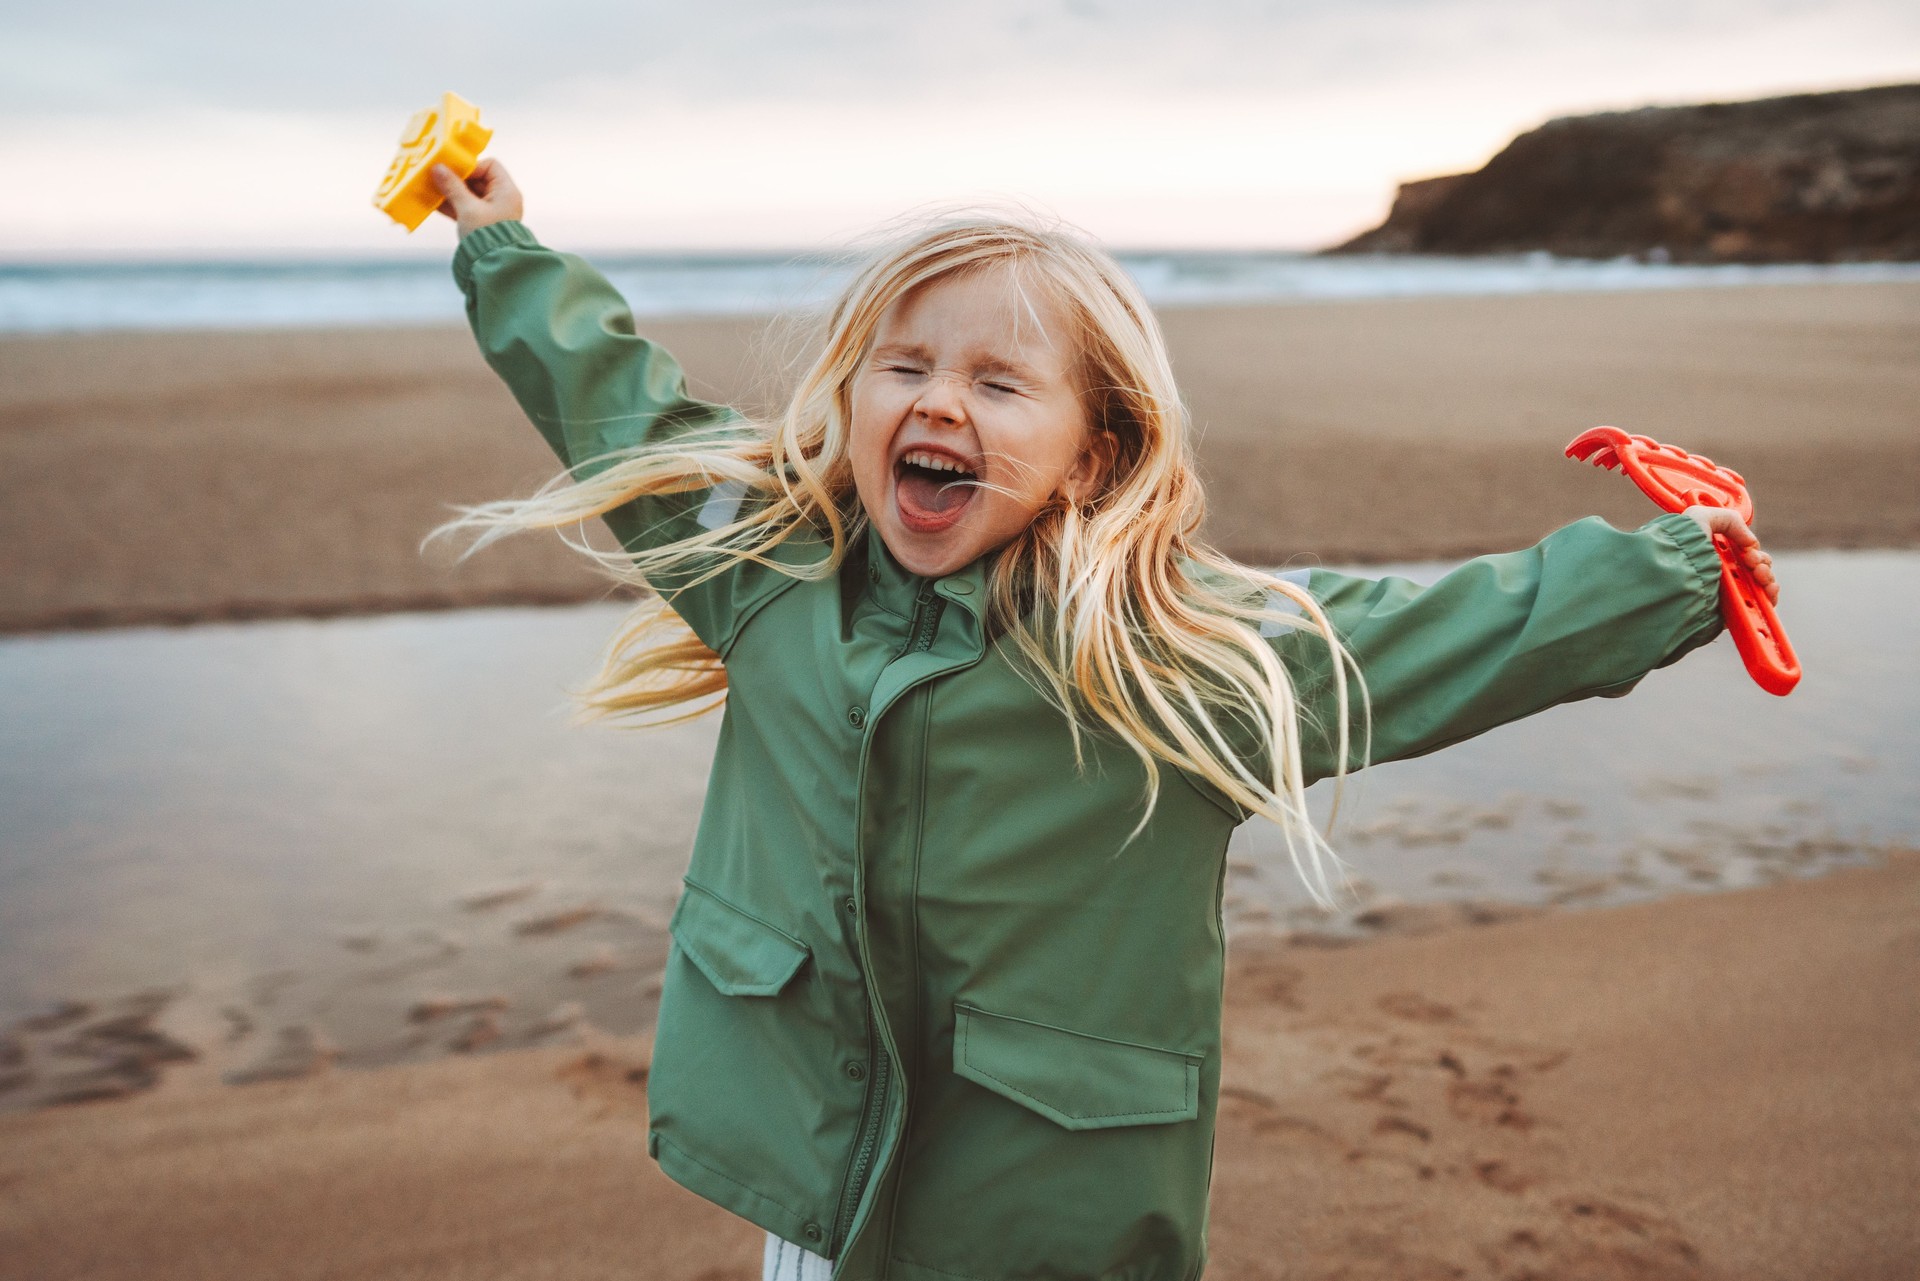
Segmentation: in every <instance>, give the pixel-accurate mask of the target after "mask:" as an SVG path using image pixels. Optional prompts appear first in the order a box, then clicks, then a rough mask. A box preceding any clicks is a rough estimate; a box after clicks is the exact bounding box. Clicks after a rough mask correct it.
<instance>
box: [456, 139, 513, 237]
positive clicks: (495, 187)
mask: <svg viewBox="0 0 1920 1281" xmlns="http://www.w3.org/2000/svg"><path fill="white" fill-rule="evenodd" d="M433 185H434V187H435V189H437V190H438V191H439V192H440V194H441V195H443V196H445V197H446V198H447V201H446V203H445V204H443V205H441V206H440V208H439V210H438V211H437V212H439V213H443V214H445V215H446V216H447V217H449V218H451V219H453V220H454V221H455V222H457V223H459V224H460V234H461V235H463V236H464V235H466V234H467V233H468V232H471V231H478V230H479V229H480V228H482V227H485V226H488V225H490V224H492V223H496V222H509V221H518V220H519V218H520V216H521V214H522V213H523V212H524V211H525V209H526V205H525V203H524V202H523V201H522V200H521V199H520V188H519V187H518V186H516V185H514V181H513V175H512V174H510V173H508V172H507V167H506V166H505V165H503V164H501V163H500V162H499V161H498V160H495V159H494V158H493V157H491V156H488V157H487V158H486V159H484V160H482V161H481V162H480V163H479V164H477V165H475V166H474V169H473V173H472V175H471V176H469V177H468V179H467V180H466V181H465V182H461V181H460V179H458V178H457V177H455V176H454V173H453V170H451V169H449V168H447V167H446V166H445V165H435V166H434V167H433Z"/></svg>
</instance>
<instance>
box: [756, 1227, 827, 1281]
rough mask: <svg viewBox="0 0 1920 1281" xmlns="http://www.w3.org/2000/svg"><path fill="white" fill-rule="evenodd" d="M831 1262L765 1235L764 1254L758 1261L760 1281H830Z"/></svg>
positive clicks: (775, 1237) (811, 1252)
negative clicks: (765, 1247) (765, 1245)
mask: <svg viewBox="0 0 1920 1281" xmlns="http://www.w3.org/2000/svg"><path fill="white" fill-rule="evenodd" d="M832 1277H833V1260H831V1259H823V1258H821V1257H820V1256H819V1255H817V1254H815V1253H813V1251H811V1250H803V1249H801V1248H800V1247H799V1246H797V1245H795V1244H794V1243H793V1242H791V1241H783V1240H781V1239H780V1238H779V1237H777V1236H775V1235H773V1233H771V1232H769V1233H767V1249H766V1253H765V1254H764V1255H762V1256H761V1259H760V1281H832Z"/></svg>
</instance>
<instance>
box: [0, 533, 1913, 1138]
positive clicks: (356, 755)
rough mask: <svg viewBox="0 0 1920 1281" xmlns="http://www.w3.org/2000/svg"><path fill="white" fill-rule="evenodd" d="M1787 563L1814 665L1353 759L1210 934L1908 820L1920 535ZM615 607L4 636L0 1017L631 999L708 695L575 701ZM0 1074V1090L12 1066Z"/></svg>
mask: <svg viewBox="0 0 1920 1281" xmlns="http://www.w3.org/2000/svg"><path fill="white" fill-rule="evenodd" d="M1777 565H1778V569H1779V572H1780V574H1781V577H1782V580H1783V582H1784V583H1785V599H1784V602H1783V619H1784V621H1785V623H1786V625H1787V627H1788V630H1789V632H1790V634H1791V636H1792V638H1793V641H1794V644H1795V645H1796V647H1797V648H1798V650H1799V653H1800V656H1801V659H1802V662H1803V665H1804V667H1805V670H1806V673H1807V674H1806V678H1805V680H1804V681H1803V682H1802V685H1801V687H1800V689H1798V690H1797V691H1795V692H1794V693H1793V694H1792V695H1791V696H1790V697H1788V698H1785V699H1778V698H1774V697H1771V696H1769V695H1767V694H1764V693H1762V692H1761V691H1760V690H1759V689H1758V687H1757V686H1755V685H1753V684H1752V682H1751V681H1750V680H1749V679H1748V678H1747V676H1746V674H1745V672H1744V670H1743V669H1742V667H1741V665H1740V663H1739V660H1738V656H1737V654H1736V653H1735V651H1734V649H1733V646H1732V643H1731V642H1730V641H1729V640H1727V639H1726V638H1724V637H1723V638H1721V639H1720V640H1718V641H1716V642H1715V643H1714V644H1713V645H1711V646H1709V647H1707V648H1706V649H1704V650H1701V651H1699V652H1697V653H1695V654H1693V655H1691V656H1689V657H1688V658H1687V659H1685V660H1683V661H1682V662H1680V663H1678V664H1676V665H1675V666H1673V667H1670V668H1667V669H1665V670H1663V671H1658V672H1655V673H1653V674H1652V675H1650V676H1649V677H1648V678H1647V679H1646V681H1645V682H1644V683H1643V684H1642V685H1641V686H1640V688H1639V689H1638V690H1636V691H1635V692H1634V693H1633V694H1631V695H1629V696H1628V697H1626V698H1624V699H1598V700H1590V701H1588V702H1584V703H1579V704H1572V705H1568V706H1564V707H1560V708H1555V709H1553V710H1551V711H1549V712H1546V713H1544V714H1542V715H1540V716H1537V717H1534V718H1532V719H1530V720H1528V721H1524V722H1521V723H1518V724H1515V725H1512V726H1508V727H1505V728H1503V729H1500V730H1496V731H1494V732H1493V733H1491V734H1488V735H1486V736H1483V737H1481V738H1479V739H1475V740H1473V741H1471V742H1468V743H1465V744H1461V745H1458V746H1455V747H1452V748H1449V749H1447V750H1445V751H1443V752H1440V753H1437V754H1435V755H1433V756H1431V757H1426V758H1423V759H1420V760H1414V761H1407V762H1399V763H1394V764H1389V765H1384V766H1379V767H1377V768H1375V769H1372V770H1369V771H1366V772H1365V773H1363V774H1360V775H1357V776H1355V777H1354V778H1353V779H1352V780H1351V781H1350V783H1349V785H1348V788H1347V792H1346V795H1345V799H1344V801H1343V806H1342V818H1341V822H1340V825H1339V826H1338V827H1337V828H1336V830H1335V843H1336V845H1337V846H1338V848H1339V849H1340V850H1341V851H1342V853H1343V854H1344V855H1345V856H1346V858H1347V859H1348V861H1349V862H1350V863H1351V864H1352V865H1353V866H1354V867H1355V869H1356V871H1357V873H1358V880H1357V881H1356V883H1355V884H1356V890H1357V899H1356V902H1355V907H1354V910H1353V911H1352V912H1349V913H1347V914H1346V915H1345V916H1344V917H1339V918H1333V919H1327V918H1324V917H1322V916H1321V914H1319V913H1317V912H1316V911H1314V910H1312V908H1311V905H1310V904H1309V903H1308V900H1307V898H1306V896H1305V894H1304V893H1303V892H1302V891H1301V890H1300V889H1299V887H1298V885H1297V882H1296V881H1295V878H1294V877H1293V874H1292V872H1291V870H1290V869H1289V867H1288V866H1287V861H1286V853H1285V849H1284V846H1283V845H1282V843H1281V842H1280V841H1279V839H1278V836H1277V833H1276V832H1275V831H1273V830H1272V829H1271V828H1268V827H1265V826H1264V825H1258V824H1255V825H1249V826H1248V827H1246V828H1243V829H1242V830H1241V831H1240V833H1239V834H1238V835H1237V836H1236V838H1235V841H1234V845H1233V848H1232V850H1231V855H1230V857H1231V860H1232V862H1231V876H1230V882H1229V887H1228V890H1229V893H1228V923H1229V927H1230V928H1232V929H1235V930H1239V929H1252V928H1265V927H1267V926H1269V925H1272V926H1280V927H1304V926H1311V927H1313V928H1315V929H1322V930H1329V931H1332V932H1335V933H1337V932H1339V931H1341V930H1343V929H1348V930H1350V929H1352V928H1355V925H1354V922H1355V919H1356V918H1358V920H1359V921H1360V922H1361V923H1362V924H1365V923H1367V922H1369V921H1372V922H1376V923H1377V922H1378V921H1379V920H1381V919H1382V918H1383V917H1386V916H1390V915H1391V914H1392V913H1394V912H1406V911H1408V910H1409V909H1408V908H1407V907H1406V905H1413V910H1417V909H1418V907H1419V905H1421V904H1427V903H1448V902H1451V903H1460V902H1465V901H1497V902H1505V903H1532V904H1537V903H1543V902H1548V901H1557V902H1562V903H1570V904H1599V903H1609V902H1619V901H1623V900H1625V899H1629V898H1633V897H1642V896H1647V895H1652V894H1661V893H1673V892H1681V891H1687V890H1697V889H1714V888H1730V887H1737V886H1741V885H1747V884H1753V883H1756V882H1760V881H1765V880H1770V879H1778V878H1781V877H1786V876H1795V875H1808V874H1813V873H1817V872H1819V871H1821V870H1824V869H1827V868H1830V867H1832V866H1835V865H1837V864H1843V863H1849V862H1860V861H1863V860H1868V859H1871V858H1874V857H1875V856H1876V855H1877V854H1878V853H1879V852H1880V851H1881V850H1883V849H1884V848H1886V847H1887V846H1890V845H1897V844H1914V843H1920V794H1917V793H1916V790H1915V788H1914V787H1913V784H1912V778H1913V769H1914V766H1915V764H1916V761H1920V681H1917V680H1916V679H1915V677H1914V673H1913V660H1912V655H1913V641H1912V639H1911V638H1912V637H1913V636H1914V635H1916V634H1920V553H1913V552H1845V553H1840V552H1833V553H1819V552H1802V553H1788V554H1782V555H1781V556H1779V557H1778V560H1777ZM1445 568H1446V566H1443V565H1415V566H1397V567H1372V568H1369V569H1368V570H1366V571H1364V572H1368V573H1387V572H1395V573H1404V574H1408V575H1409V576H1412V577H1416V578H1421V579H1428V578H1431V577H1434V576H1436V575H1437V574H1439V573H1440V572H1443V571H1444V569H1445ZM620 613H621V607H620V606H618V605H594V606H581V607H574V608H561V609H515V610H482V611H473V612H465V613H433V614H413V615H388V616H381V617H370V618H354V619H340V620H328V621H317V622H316V621H286V622H263V623H245V624H233V625H205V626H196V627H191V628H183V629H137V630H128V631H118V632H99V633H67V634H57V635H46V636H28V637H15V638H10V639H6V640H3V641H0V1028H5V1027H8V1026H9V1025H12V1026H14V1027H15V1028H16V1039H22V1038H24V1040H26V1041H32V1040H33V1037H34V1036H38V1035H40V1033H41V1032H42V1031H43V1032H44V1033H45V1035H46V1037H49V1038H51V1037H54V1036H56V1035H59V1034H61V1033H60V1029H61V1028H63V1027H77V1026H79V1025H80V1024H81V1023H82V1022H84V1020H85V1018H86V1017H89V1016H88V1015H82V1014H80V1013H78V1012H76V1011H74V1010H72V1009H69V1010H67V1011H66V1013H65V1015H64V1016H63V1015H62V1014H61V1013H60V1011H59V1009H58V1005H59V1003H60V1002H63V1001H84V1002H88V1003H91V1004H92V1005H93V1007H94V1010H93V1013H92V1015H91V1017H95V1018H97V1017H98V1016H99V1014H100V1013H101V1012H102V1011H104V1010H109V1009H112V1008H115V1007H114V1005H113V1003H114V1002H115V1001H124V1000H126V999H129V994H135V995H138V994H142V993H144V994H146V999H147V1000H148V1001H149V1004H150V1005H152V1007H153V1008H154V1009H159V1008H160V1007H161V1006H163V1005H168V1004H169V1003H170V1004H171V1010H172V1012H171V1013H170V1014H168V1015H167V1016H166V1018H167V1019H169V1020H171V1022H170V1023H168V1024H167V1026H169V1027H171V1028H172V1029H173V1031H174V1034H175V1035H177V1036H179V1037H181V1038H182V1039H183V1040H185V1041H186V1042H188V1043H191V1044H194V1045H198V1046H202V1047H207V1046H215V1045H217V1046H220V1047H224V1048H223V1050H222V1055H223V1062H226V1063H227V1064H229V1065H230V1066H232V1067H233V1070H234V1071H235V1072H236V1073H237V1072H244V1071H248V1070H250V1069H249V1068H248V1067H247V1065H248V1064H253V1065H254V1067H255V1068H258V1069H260V1070H261V1071H263V1072H266V1073H267V1074H272V1072H273V1071H275V1070H277V1069H276V1068H275V1067H274V1064H275V1063H281V1062H283V1061H292V1062H296V1064H297V1061H298V1060H300V1059H301V1056H302V1054H303V1053H304V1054H305V1055H306V1057H307V1058H309V1059H311V1058H313V1057H315V1056H316V1055H317V1056H319V1057H327V1058H335V1059H339V1060H343V1061H348V1062H356V1061H357V1062H364V1063H374V1062H388V1061H394V1060H397V1059H401V1058H407V1057H417V1056H425V1055H428V1054H433V1053H440V1052H444V1050H445V1049H447V1048H449V1046H452V1045H460V1046H463V1047H467V1048H478V1047H479V1046H482V1045H486V1044H493V1043H499V1044H511V1043H524V1042H526V1041H528V1040H532V1039H539V1038H541V1037H544V1036H549V1035H555V1034H560V1033H564V1031H565V1030H566V1029H567V1028H568V1027H570V1026H574V1025H575V1024H577V1022H579V1021H581V1020H590V1021H592V1022H594V1023H595V1024H598V1025H600V1026H603V1027H606V1028H608V1029H609V1030H614V1031H631V1030H635V1029H637V1028H639V1027H641V1026H644V1023H645V1021H646V1020H647V1019H648V1018H650V1014H651V1009H652V988H651V987H650V981H651V979H652V976H653V974H654V972H655V971H656V970H657V968H658V965H659V962H660V959H661V958H662V957H663V956H664V949H665V941H664V933H663V931H664V924H665V921H666V918H667V915H668V914H669V912H670V911H671V909H672V906H673V902H674V899H675V896H676V894H677V892H678V888H679V877H680V874H681V872H682V871H683V870H684V867H685V860H686V854H687V851H688V849H689V848H690V846H691V842H692V838H693V831H694V825H695V821H696V818H697V815H698V811H699V803H700V798H701V794H702V790H703V788H704V785H705V781H706V769H707V761H708V757H709V755H710V752H711V748H712V743H713V739H714V735H715V732H716V730H717V728H718V718H717V717H708V718H706V719H704V720H702V721H700V722H696V723H694V724H691V725H687V726H681V727H677V728H671V729H664V730H646V731H630V730H619V729H612V728H608V727H604V726H591V727H575V726H573V725H572V724H571V723H570V714H569V709H568V706H567V701H566V693H565V686H566V684H567V683H568V682H571V681H578V680H581V679H584V677H585V676H586V675H587V674H588V673H589V672H590V671H591V670H592V668H593V666H594V665H595V662H596V659H597V655H598V652H599V648H600V646H601V644H602V643H603V641H604V640H605V639H606V637H607V636H608V635H609V634H610V632H611V631H612V628H613V626H614V623H615V621H616V620H617V619H618V617H619V616H620ZM1329 791H1330V789H1329V788H1328V787H1326V786H1325V785H1323V786H1321V787H1319V788H1316V789H1315V801H1316V804H1317V805H1318V806H1319V807H1320V808H1321V810H1322V812H1323V813H1324V811H1325V807H1326V803H1327V800H1328V793H1329ZM161 994H164V998H165V999H164V1000H162V999H161ZM34 1016H41V1021H40V1022H39V1023H36V1024H33V1028H35V1029H38V1030H37V1031H34V1032H33V1035H32V1036H29V1035H27V1034H26V1033H22V1032H20V1031H19V1027H20V1026H21V1023H20V1021H21V1020H31V1019H32V1018H33V1017H34ZM63 1020H64V1021H63ZM276 1038H277V1039H276ZM37 1045H38V1043H37V1042H35V1046H34V1047H30V1048H35V1047H37ZM302 1046H304V1047H305V1048H304V1050H303V1049H302ZM0 1048H4V1047H0ZM276 1056H277V1057H276ZM263 1065H264V1066H263ZM5 1079H6V1074H5V1064H4V1063H0V1107H7V1106H13V1105H17V1102H16V1101H17V1100H18V1099H21V1098H26V1097H29V1096H30V1095H31V1093H32V1092H31V1091H30V1090H27V1089H26V1087H25V1086H24V1085H23V1086H22V1087H21V1089H20V1090H16V1091H14V1092H12V1093H11V1094H10V1093H9V1092H8V1091H7V1090H6V1089H5V1088H4V1082H5ZM236 1079H237V1077H236ZM41 1084H44V1081H42V1082H41Z"/></svg>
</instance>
